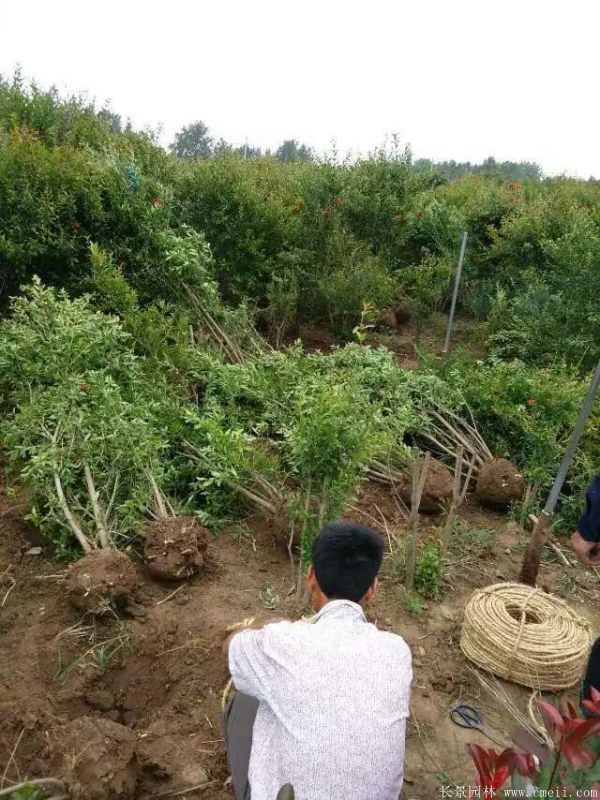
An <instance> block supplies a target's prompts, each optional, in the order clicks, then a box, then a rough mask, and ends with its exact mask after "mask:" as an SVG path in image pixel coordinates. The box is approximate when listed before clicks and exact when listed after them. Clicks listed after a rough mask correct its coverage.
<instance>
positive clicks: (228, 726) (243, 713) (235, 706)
mask: <svg viewBox="0 0 600 800" xmlns="http://www.w3.org/2000/svg"><path fill="white" fill-rule="evenodd" d="M257 711H258V700H256V698H254V697H250V696H249V695H247V694H242V693H241V692H234V693H233V696H232V697H231V699H230V700H229V702H228V703H227V705H226V707H225V713H224V715H223V732H224V737H225V747H226V748H227V760H228V761H229V771H230V773H231V783H232V785H233V791H234V793H235V800H250V784H249V783H248V767H249V765H250V751H251V749H252V729H253V727H254V719H255V718H256V712H257Z"/></svg>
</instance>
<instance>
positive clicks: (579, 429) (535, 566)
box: [519, 361, 600, 586]
mask: <svg viewBox="0 0 600 800" xmlns="http://www.w3.org/2000/svg"><path fill="white" fill-rule="evenodd" d="M599 388H600V361H599V362H598V365H597V366H596V371H595V372H594V377H593V378H592V383H591V384H590V388H589V389H588V393H587V395H586V398H585V401H584V403H583V406H582V409H581V411H580V412H579V417H578V419H577V422H576V423H575V427H574V428H573V432H572V433H571V438H570V439H569V444H568V445H567V449H566V450H565V454H564V455H563V457H562V461H561V462H560V467H559V468H558V472H557V473H556V478H555V479H554V483H553V484H552V489H550V494H549V495H548V499H547V500H546V505H545V506H544V510H543V511H542V513H541V514H540V516H539V518H538V521H537V523H536V524H535V526H534V529H533V531H532V533H531V539H530V541H529V545H528V547H527V550H526V551H525V555H524V556H523V563H522V565H521V573H520V575H519V580H520V581H521V583H526V584H528V585H529V586H535V584H536V581H537V576H538V572H539V569H540V561H541V558H542V548H543V546H544V542H545V541H546V531H547V530H548V528H549V527H550V523H551V522H552V516H553V514H554V509H555V508H556V502H557V500H558V498H559V495H560V493H561V491H562V487H563V484H564V482H565V478H566V477H567V473H568V471H569V469H570V467H571V463H572V461H573V456H574V455H575V451H576V450H577V445H578V444H579V440H580V439H581V434H582V433H583V429H584V428H585V423H586V422H587V419H588V417H589V415H590V412H591V410H592V407H593V405H594V401H595V399H596V396H597V394H598V389H599Z"/></svg>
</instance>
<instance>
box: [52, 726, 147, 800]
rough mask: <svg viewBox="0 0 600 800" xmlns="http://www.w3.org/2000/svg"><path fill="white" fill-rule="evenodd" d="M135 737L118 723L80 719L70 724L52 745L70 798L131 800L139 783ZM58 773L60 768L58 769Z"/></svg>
mask: <svg viewBox="0 0 600 800" xmlns="http://www.w3.org/2000/svg"><path fill="white" fill-rule="evenodd" d="M137 741H138V737H137V735H136V734H135V733H134V732H133V731H131V730H129V728H126V727H125V726H124V725H119V724H118V723H117V722H111V720H109V719H102V718H96V717H79V719H75V720H73V721H72V722H69V723H68V724H67V725H66V726H65V728H64V730H63V732H62V733H61V734H60V736H59V738H58V742H57V743H56V745H55V754H56V758H57V759H59V758H60V757H61V755H62V759H63V763H62V769H61V772H62V775H63V777H64V779H65V780H66V781H67V783H68V785H69V787H70V789H71V792H72V795H73V798H77V799H79V798H80V800H131V798H132V797H133V796H134V792H135V788H136V784H137V780H138V771H139V767H138V763H137V759H136V752H135V751H136V747H137ZM58 768H59V769H60V766H59V767H58Z"/></svg>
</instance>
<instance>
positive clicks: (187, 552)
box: [144, 517, 208, 581]
mask: <svg viewBox="0 0 600 800" xmlns="http://www.w3.org/2000/svg"><path fill="white" fill-rule="evenodd" d="M145 537H146V541H145V545H144V555H145V557H146V562H147V570H148V573H149V574H150V575H151V576H152V577H153V578H158V579H159V580H164V581H180V580H183V579H185V578H189V577H190V576H191V575H194V574H195V573H196V572H199V571H200V569H202V567H203V566H204V564H205V555H206V548H207V537H208V531H207V530H206V528H204V527H203V526H202V525H201V524H200V523H199V522H198V520H197V519H195V518H194V517H167V518H163V519H158V520H156V521H155V522H151V523H150V524H149V525H148V526H147V527H146V531H145Z"/></svg>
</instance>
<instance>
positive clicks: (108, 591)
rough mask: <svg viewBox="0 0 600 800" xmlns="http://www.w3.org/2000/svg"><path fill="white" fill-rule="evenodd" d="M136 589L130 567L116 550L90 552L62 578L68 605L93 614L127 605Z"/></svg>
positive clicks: (124, 556)
mask: <svg viewBox="0 0 600 800" xmlns="http://www.w3.org/2000/svg"><path fill="white" fill-rule="evenodd" d="M136 586H137V575H136V572H135V569H134V567H133V564H132V563H131V560H130V559H129V556H127V555H126V554H125V553H122V552H121V551H119V550H93V551H92V552H91V553H88V554H87V555H85V556H84V557H83V558H81V559H80V560H79V561H76V562H75V563H74V564H73V565H72V566H71V567H69V571H68V573H67V579H66V589H67V596H68V598H69V600H70V602H71V604H72V605H73V606H74V607H75V608H77V609H78V610H80V611H87V612H90V613H92V614H96V615H102V614H106V613H107V612H110V611H111V610H115V609H119V608H123V607H124V606H127V605H129V603H130V601H131V596H132V594H133V593H134V591H135V589H136Z"/></svg>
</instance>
